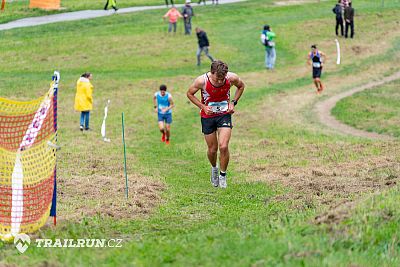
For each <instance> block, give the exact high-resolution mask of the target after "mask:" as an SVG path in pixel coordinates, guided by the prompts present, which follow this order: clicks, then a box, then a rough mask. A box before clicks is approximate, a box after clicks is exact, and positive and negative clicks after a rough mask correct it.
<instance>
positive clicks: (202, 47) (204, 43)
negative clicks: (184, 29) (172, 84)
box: [196, 27, 214, 66]
mask: <svg viewBox="0 0 400 267" xmlns="http://www.w3.org/2000/svg"><path fill="white" fill-rule="evenodd" d="M196 34H197V39H198V41H199V48H198V49H197V53H196V56H197V66H200V55H201V52H203V51H204V53H205V54H206V56H207V57H208V58H209V59H210V60H211V62H213V61H214V58H213V57H212V56H211V55H210V54H209V53H208V47H209V46H210V43H209V42H208V38H207V34H206V32H205V31H203V30H202V29H200V28H199V27H197V28H196Z"/></svg>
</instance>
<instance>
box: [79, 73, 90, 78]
mask: <svg viewBox="0 0 400 267" xmlns="http://www.w3.org/2000/svg"><path fill="white" fill-rule="evenodd" d="M90 75H92V74H91V73H90V72H85V73H84V74H82V75H81V77H84V78H89V77H90Z"/></svg>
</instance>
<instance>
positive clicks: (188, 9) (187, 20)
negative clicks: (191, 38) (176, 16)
mask: <svg viewBox="0 0 400 267" xmlns="http://www.w3.org/2000/svg"><path fill="white" fill-rule="evenodd" d="M182 15H183V21H184V24H185V34H186V35H190V34H192V17H193V16H194V12H193V8H192V6H191V5H190V0H186V3H185V6H184V7H183V9H182Z"/></svg>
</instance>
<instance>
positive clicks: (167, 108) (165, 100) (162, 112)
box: [153, 84, 175, 145]
mask: <svg viewBox="0 0 400 267" xmlns="http://www.w3.org/2000/svg"><path fill="white" fill-rule="evenodd" d="M153 103H154V111H155V112H157V114H158V127H159V128H160V132H161V134H162V137H161V141H162V142H165V144H167V145H169V137H170V132H171V123H172V108H173V107H174V106H175V105H174V102H173V101H172V95H171V94H170V93H168V92H167V86H165V85H164V84H162V85H161V86H160V91H158V92H156V93H155V94H154V97H153Z"/></svg>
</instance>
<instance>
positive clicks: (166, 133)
mask: <svg viewBox="0 0 400 267" xmlns="http://www.w3.org/2000/svg"><path fill="white" fill-rule="evenodd" d="M165 135H166V140H169V136H170V135H171V124H168V123H166V124H165Z"/></svg>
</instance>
